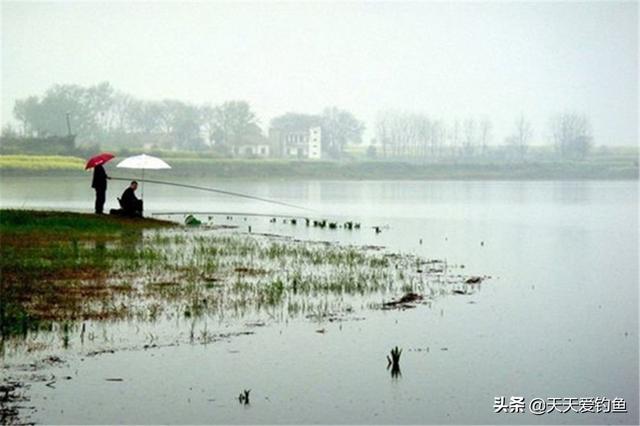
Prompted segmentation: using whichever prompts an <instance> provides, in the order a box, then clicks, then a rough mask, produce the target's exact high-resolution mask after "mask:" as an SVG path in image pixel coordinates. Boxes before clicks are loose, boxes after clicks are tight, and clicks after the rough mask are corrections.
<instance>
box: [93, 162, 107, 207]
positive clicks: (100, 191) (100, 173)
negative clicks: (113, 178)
mask: <svg viewBox="0 0 640 426" xmlns="http://www.w3.org/2000/svg"><path fill="white" fill-rule="evenodd" d="M107 179H109V176H107V172H106V171H105V170H104V167H102V165H98V166H96V167H95V168H94V169H93V181H92V182H91V187H92V188H93V189H95V190H96V205H95V210H96V214H103V210H104V201H105V199H106V197H107Z"/></svg>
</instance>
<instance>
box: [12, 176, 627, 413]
mask: <svg viewBox="0 0 640 426" xmlns="http://www.w3.org/2000/svg"><path fill="white" fill-rule="evenodd" d="M88 180H89V179H87V181H77V180H73V179H66V178H47V179H33V178H29V179H27V178H3V179H2V181H1V184H0V204H1V205H2V207H24V208H47V209H49V208H57V209H73V210H81V211H90V210H91V208H92V203H93V198H92V197H93V194H92V192H91V189H90V188H89V187H88V185H89V183H88ZM188 183H191V184H199V185H204V186H212V187H218V188H224V189H227V190H231V191H238V192H243V193H248V194H253V195H257V196H262V197H267V198H274V199H278V200H282V201H287V202H290V203H293V204H298V205H303V206H306V207H308V208H311V209H313V210H314V211H313V212H296V211H295V210H291V209H287V208H284V207H279V206H271V205H269V204H264V203H260V202H253V201H249V200H241V199H233V198H229V197H225V196H221V195H215V194H209V193H205V192H197V191H191V190H181V189H179V188H172V187H163V186H157V185H147V186H146V188H145V207H146V209H147V214H151V213H153V212H155V213H160V212H173V211H180V212H182V211H185V212H187V211H196V212H254V213H266V214H292V213H293V214H302V215H310V216H312V217H327V218H334V219H337V220H347V219H349V220H351V219H353V220H357V221H360V222H362V224H363V228H362V229H361V230H359V231H353V232H347V231H346V230H336V231H329V230H320V229H315V228H306V227H304V226H295V227H294V226H292V225H290V224H283V223H281V221H278V223H275V224H273V223H270V222H269V219H268V218H263V217H249V218H247V220H246V221H245V220H244V217H242V216H234V218H233V220H227V219H226V218H225V216H224V215H222V216H216V217H215V218H214V221H215V222H217V223H224V224H230V225H238V227H239V228H238V231H241V232H246V230H247V227H248V226H249V225H251V226H252V229H253V232H269V233H279V234H287V235H293V236H295V237H297V238H302V239H311V240H330V241H338V242H340V243H349V244H375V245H383V246H386V247H387V248H389V249H390V250H393V251H399V252H403V253H415V254H418V255H421V256H424V257H426V258H439V259H447V260H448V261H449V262H452V263H457V264H464V266H465V271H466V272H465V273H469V274H480V275H482V274H487V275H491V276H492V277H493V279H491V280H490V281H487V282H485V283H484V284H483V285H482V288H481V290H480V291H479V292H477V293H475V294H474V295H473V296H449V297H445V298H442V299H439V300H438V301H437V302H436V303H435V304H433V305H432V306H431V307H427V306H419V307H418V308H417V309H413V310H407V311H403V312H395V311H393V312H382V311H372V310H369V309H366V308H363V309H362V310H361V311H359V312H358V313H357V314H358V316H362V317H364V318H365V319H364V320H358V321H355V320H354V321H344V322H325V323H318V322H315V321H310V320H303V319H300V320H290V321H272V322H270V323H268V325H267V326H265V327H260V328H258V329H256V330H255V331H256V333H255V334H254V335H250V336H240V337H235V338H231V339H229V340H227V341H222V342H216V343H213V344H209V345H182V346H178V347H168V348H160V349H155V350H148V351H119V352H116V353H114V354H105V355H101V356H97V357H91V358H84V359H83V360H82V358H81V357H80V356H78V355H74V354H72V353H71V352H70V353H69V354H68V356H67V358H68V360H69V361H68V364H67V365H65V366H63V367H59V370H57V371H56V372H55V374H56V375H58V376H63V375H65V374H68V375H70V376H72V378H73V379H72V380H68V381H58V382H57V384H56V387H55V389H52V388H49V387H46V386H45V385H44V383H36V384H34V385H33V386H32V389H31V396H32V401H31V404H33V405H35V406H36V407H37V408H38V411H37V412H36V413H34V415H33V416H32V420H35V421H37V422H42V423H431V424H442V423H456V424H461V423H487V424H494V423H547V424H565V423H566V424H575V423H591V424H601V423H614V424H617V423H625V424H637V423H638V195H637V194H638V185H637V182H388V181H383V182H332V181H321V182H315V181H311V182H309V181H292V182H286V181H267V182H255V181H217V182H212V181H203V180H200V181H198V180H192V181H189V182H188ZM110 185H111V186H110V189H109V192H108V198H107V199H108V200H110V202H108V204H107V207H109V208H113V207H115V202H113V201H115V196H116V195H119V194H120V192H121V190H122V189H123V188H121V187H123V186H124V184H123V182H114V181H112V182H110ZM112 200H113V201H112ZM204 216H206V215H201V217H204ZM173 218H175V219H177V220H181V219H182V216H173ZM377 225H381V226H385V228H384V229H383V232H382V233H380V234H376V233H375V232H374V231H373V230H372V229H371V228H370V227H371V226H377ZM481 242H483V243H484V244H483V245H482V244H481ZM208 326H209V327H210V328H211V327H215V325H214V324H209V325H208ZM321 328H324V329H325V330H326V332H325V333H317V332H316V330H318V329H321ZM395 345H398V346H400V347H402V348H403V349H404V352H403V355H402V360H401V367H402V376H401V377H399V378H392V377H391V376H390V374H389V372H388V371H387V370H386V360H385V356H386V354H387V353H388V352H389V350H390V349H391V347H393V346H395ZM62 357H65V353H64V351H63V352H62ZM5 361H6V360H5ZM108 377H121V378H123V382H108V381H105V378H108ZM249 388H250V389H252V391H251V397H252V398H251V405H250V406H240V405H239V404H238V401H237V400H236V399H235V397H236V396H237V394H238V393H239V392H240V390H241V389H249ZM498 396H505V397H507V399H508V398H509V397H511V396H523V397H525V398H526V400H529V399H531V398H534V397H539V398H543V399H546V398H548V397H577V398H580V397H607V398H610V399H613V398H615V397H621V398H624V399H625V400H626V402H627V409H628V411H629V413H628V414H608V415H604V414H547V415H542V416H533V415H531V414H504V413H501V414H495V413H494V412H493V402H494V398H495V397H498Z"/></svg>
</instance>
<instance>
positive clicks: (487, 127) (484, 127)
mask: <svg viewBox="0 0 640 426" xmlns="http://www.w3.org/2000/svg"><path fill="white" fill-rule="evenodd" d="M492 128H493V126H492V124H491V121H490V120H489V119H488V118H484V119H482V121H481V122H480V147H481V152H482V156H483V157H484V156H486V155H487V146H488V145H489V142H491V136H492V135H491V130H492Z"/></svg>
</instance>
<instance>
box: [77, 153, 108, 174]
mask: <svg viewBox="0 0 640 426" xmlns="http://www.w3.org/2000/svg"><path fill="white" fill-rule="evenodd" d="M113 157H115V155H113V154H111V153H109V152H103V153H101V154H98V155H96V156H94V157H91V158H89V161H87V164H86V166H84V169H85V170H87V169H90V168H92V167H95V166H99V165H100V164H104V163H106V162H107V161H109V160H111V159H112V158H113Z"/></svg>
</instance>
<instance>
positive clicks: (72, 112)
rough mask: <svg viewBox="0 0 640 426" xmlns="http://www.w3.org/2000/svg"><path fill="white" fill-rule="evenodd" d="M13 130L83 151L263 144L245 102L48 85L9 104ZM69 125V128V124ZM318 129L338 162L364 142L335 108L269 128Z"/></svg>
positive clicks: (283, 119) (359, 127) (290, 117)
mask: <svg viewBox="0 0 640 426" xmlns="http://www.w3.org/2000/svg"><path fill="white" fill-rule="evenodd" d="M13 113H14V116H15V118H16V120H17V121H18V122H19V123H20V124H19V128H18V129H14V128H11V127H10V126H9V127H7V128H5V129H3V134H4V135H5V136H11V137H14V138H15V137H16V136H18V135H20V136H22V137H25V138H29V137H39V138H43V137H50V136H61V135H67V133H69V130H70V133H73V134H74V135H76V136H77V141H78V142H79V143H81V144H95V143H99V144H101V145H103V146H109V147H119V148H135V147H142V146H147V145H150V146H153V147H154V148H164V149H179V150H203V149H208V148H211V147H215V148H216V149H217V150H218V151H219V152H220V153H223V154H224V153H229V152H231V148H232V147H233V146H234V145H242V144H247V143H253V142H258V143H265V140H266V137H265V135H264V134H263V131H262V129H261V128H260V126H259V121H258V118H257V116H256V114H255V113H254V112H253V111H252V109H251V106H250V105H249V103H248V102H246V101H228V102H224V103H222V104H219V105H210V104H205V105H194V104H190V103H186V102H182V101H179V100H174V99H164V100H142V99H137V98H135V97H133V96H131V95H129V94H127V93H123V92H119V91H116V90H115V89H114V88H113V87H112V86H111V85H110V84H109V83H107V82H104V83H100V84H97V85H95V86H90V87H82V86H79V85H54V86H53V87H51V88H49V89H48V90H47V91H46V92H45V93H44V95H42V96H29V97H27V98H25V99H19V100H17V101H16V102H15V105H14V109H13ZM67 120H68V121H67ZM290 122H291V123H296V124H300V123H307V122H309V123H311V122H313V123H316V122H317V124H318V125H321V126H322V129H323V132H322V135H323V138H322V145H323V151H325V152H326V153H328V154H331V155H333V156H336V157H339V156H340V155H341V154H342V152H343V149H344V147H345V145H346V144H348V143H359V142H361V141H362V133H363V131H364V125H363V124H362V123H361V122H360V121H358V120H357V119H356V118H355V117H354V116H353V114H351V113H350V112H348V111H344V110H341V109H338V108H336V107H332V108H326V109H325V110H324V111H323V112H322V113H321V114H318V115H309V116H306V115H304V114H296V113H287V114H285V115H283V116H280V117H276V118H274V120H272V123H275V124H276V125H278V124H286V123H290ZM68 125H69V126H70V129H68V127H67V126H68Z"/></svg>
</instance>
